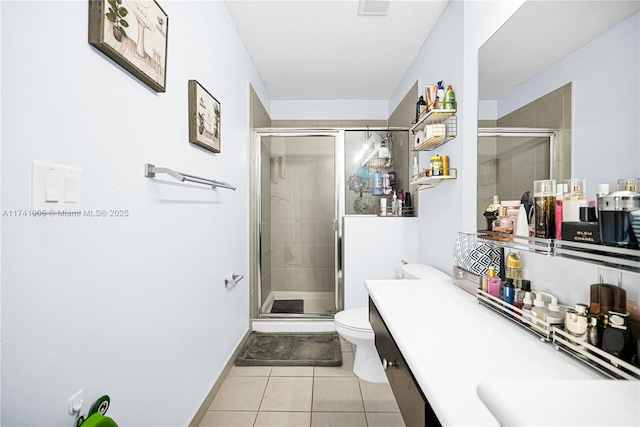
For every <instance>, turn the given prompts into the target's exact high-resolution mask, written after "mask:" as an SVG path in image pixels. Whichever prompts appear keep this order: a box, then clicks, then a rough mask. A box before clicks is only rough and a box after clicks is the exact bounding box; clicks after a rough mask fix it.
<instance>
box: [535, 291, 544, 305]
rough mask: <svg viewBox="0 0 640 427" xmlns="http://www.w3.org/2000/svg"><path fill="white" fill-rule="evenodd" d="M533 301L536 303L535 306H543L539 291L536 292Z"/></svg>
mask: <svg viewBox="0 0 640 427" xmlns="http://www.w3.org/2000/svg"><path fill="white" fill-rule="evenodd" d="M534 303H535V304H536V307H544V300H543V299H542V294H541V293H538V295H536V300H535V301H534Z"/></svg>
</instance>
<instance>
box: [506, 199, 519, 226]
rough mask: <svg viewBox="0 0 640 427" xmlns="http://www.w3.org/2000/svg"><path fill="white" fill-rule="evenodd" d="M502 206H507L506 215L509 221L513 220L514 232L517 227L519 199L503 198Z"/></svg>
mask: <svg viewBox="0 0 640 427" xmlns="http://www.w3.org/2000/svg"><path fill="white" fill-rule="evenodd" d="M502 207H505V208H507V215H506V216H507V218H508V219H509V220H510V221H511V222H513V232H514V233H515V231H516V228H517V227H518V208H519V207H520V200H503V201H502ZM512 234H513V233H512Z"/></svg>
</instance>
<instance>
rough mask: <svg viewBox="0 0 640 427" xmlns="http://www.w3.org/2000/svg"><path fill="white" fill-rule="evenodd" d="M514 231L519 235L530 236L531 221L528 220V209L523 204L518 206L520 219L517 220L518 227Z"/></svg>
mask: <svg viewBox="0 0 640 427" xmlns="http://www.w3.org/2000/svg"><path fill="white" fill-rule="evenodd" d="M514 233H515V234H516V235H517V236H524V237H527V236H529V221H528V220H527V209H526V208H525V207H524V205H523V204H521V205H520V207H519V208H518V220H517V221H516V229H515V231H514Z"/></svg>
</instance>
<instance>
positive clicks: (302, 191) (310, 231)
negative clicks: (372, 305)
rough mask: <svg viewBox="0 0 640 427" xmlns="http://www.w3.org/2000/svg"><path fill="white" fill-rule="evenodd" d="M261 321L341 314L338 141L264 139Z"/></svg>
mask: <svg viewBox="0 0 640 427" xmlns="http://www.w3.org/2000/svg"><path fill="white" fill-rule="evenodd" d="M258 136H259V145H260V160H259V164H260V166H259V169H260V193H261V194H260V213H259V217H260V220H259V224H260V232H259V233H260V238H259V250H260V257H259V260H260V268H259V271H260V274H259V277H260V285H259V287H258V288H259V310H258V314H259V316H261V317H298V316H323V315H326V316H331V315H333V314H334V313H335V311H336V283H337V268H336V264H337V263H336V260H337V250H336V248H337V246H336V232H335V231H334V221H335V219H336V218H337V200H338V198H337V197H336V173H335V170H336V135H332V134H326V135H323V134H318V135H316V134H304V133H296V134H286V133H283V134H275V133H274V134H261V133H259V134H258Z"/></svg>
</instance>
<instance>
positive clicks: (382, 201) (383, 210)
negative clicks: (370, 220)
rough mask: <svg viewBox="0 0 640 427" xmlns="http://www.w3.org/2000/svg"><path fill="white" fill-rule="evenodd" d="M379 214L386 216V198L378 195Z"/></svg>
mask: <svg viewBox="0 0 640 427" xmlns="http://www.w3.org/2000/svg"><path fill="white" fill-rule="evenodd" d="M378 215H379V216H387V199H386V197H380V210H379V211H378Z"/></svg>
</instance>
